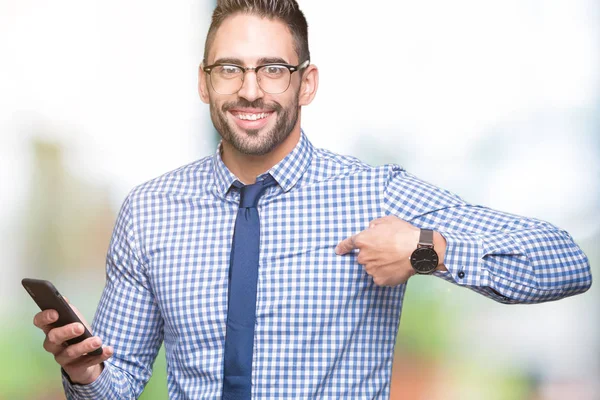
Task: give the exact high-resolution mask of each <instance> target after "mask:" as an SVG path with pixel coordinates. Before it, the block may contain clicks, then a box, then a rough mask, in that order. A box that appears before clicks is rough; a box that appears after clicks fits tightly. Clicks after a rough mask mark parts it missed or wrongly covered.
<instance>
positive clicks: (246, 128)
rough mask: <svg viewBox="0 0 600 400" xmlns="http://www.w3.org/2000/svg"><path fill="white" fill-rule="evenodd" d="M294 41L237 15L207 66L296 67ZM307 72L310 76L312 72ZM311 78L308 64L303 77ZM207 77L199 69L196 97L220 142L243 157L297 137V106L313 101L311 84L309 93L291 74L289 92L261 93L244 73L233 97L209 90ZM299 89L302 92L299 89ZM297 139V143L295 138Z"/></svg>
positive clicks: (267, 24) (222, 30) (265, 22)
mask: <svg viewBox="0 0 600 400" xmlns="http://www.w3.org/2000/svg"><path fill="white" fill-rule="evenodd" d="M303 61H304V60H298V55H297V54H296V51H295V49H294V40H293V37H292V34H291V33H290V31H289V29H288V28H287V27H286V26H285V25H284V24H283V23H282V22H281V21H279V20H276V19H267V18H261V17H258V16H255V15H250V14H236V15H233V16H231V17H228V18H227V19H226V20H225V21H223V23H222V25H221V26H220V27H219V29H218V30H217V32H216V34H215V38H214V41H213V42H212V45H211V47H210V49H209V52H208V58H207V60H206V63H207V65H212V64H216V63H223V62H227V63H232V64H237V65H241V66H244V67H256V66H258V65H262V64H266V63H270V62H278V63H284V64H291V65H298V64H299V63H300V62H303ZM311 71H312V72H311ZM308 75H310V76H311V77H312V78H309V80H311V79H312V80H316V77H314V75H316V69H314V67H312V66H310V67H309V68H308V69H307V70H305V71H304V76H303V77H304V78H306V77H307V76H308ZM209 80H210V77H209V76H208V74H206V73H204V72H203V71H202V70H200V84H199V89H200V96H201V98H202V100H203V101H205V102H207V103H208V104H209V105H210V115H211V119H212V122H213V124H214V125H215V128H216V129H217V131H218V132H219V134H220V135H221V137H222V138H223V141H224V142H225V144H228V145H230V146H231V147H232V148H233V149H235V150H237V151H238V152H240V153H242V154H246V155H255V156H260V155H265V154H268V153H270V152H272V151H274V150H275V149H277V148H278V147H279V146H280V145H281V144H282V143H285V142H286V141H289V140H291V139H293V138H294V137H299V134H300V118H299V114H300V106H301V105H305V104H308V103H309V102H310V101H311V100H312V98H313V97H314V92H315V91H316V81H315V83H314V84H313V85H312V86H311V85H309V87H308V89H309V90H310V91H311V93H310V94H309V95H308V96H307V94H306V92H307V87H306V85H305V84H302V82H301V81H302V80H305V79H303V78H301V76H300V74H299V73H298V72H294V73H293V74H292V75H291V82H290V86H289V87H288V89H287V90H286V91H285V92H283V93H280V94H269V93H265V92H264V91H262V90H261V88H260V87H259V86H258V82H257V79H256V74H255V73H254V72H253V71H249V72H246V73H245V75H244V81H243V85H242V88H241V89H240V90H239V91H238V92H237V93H235V94H230V95H225V94H219V93H217V92H215V91H214V88H213V87H212V86H211V83H210V81H209ZM303 89H304V90H303ZM296 140H297V139H296Z"/></svg>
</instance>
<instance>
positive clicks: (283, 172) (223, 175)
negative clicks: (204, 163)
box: [213, 130, 314, 196]
mask: <svg viewBox="0 0 600 400" xmlns="http://www.w3.org/2000/svg"><path fill="white" fill-rule="evenodd" d="M313 151H314V147H313V145H312V143H310V141H309V140H308V138H307V137H306V135H305V134H304V131H302V130H301V131H300V140H299V141H298V144H296V147H294V149H293V150H292V151H291V152H290V153H289V154H288V155H287V156H285V157H284V158H283V160H281V161H280V162H278V163H277V164H275V165H274V166H273V167H272V168H271V169H270V170H269V171H267V172H266V173H269V174H271V175H272V176H273V178H275V180H276V181H277V183H278V184H279V186H280V187H281V188H282V189H283V191H284V192H288V191H290V190H291V189H292V188H293V187H294V186H295V185H296V183H298V181H299V180H300V178H301V177H302V175H304V173H305V172H306V170H307V168H308V166H309V165H310V163H311V161H312V155H313ZM213 165H214V178H215V185H216V187H217V191H218V192H219V194H220V195H222V196H225V195H226V194H227V191H228V190H229V188H230V187H231V185H232V184H233V182H235V181H236V180H237V177H236V176H235V175H234V174H233V173H231V171H229V169H228V168H227V166H226V165H225V163H224V162H223V159H222V158H221V143H219V146H218V147H217V151H216V153H215V155H214V157H213ZM266 173H265V174H266ZM263 175H264V174H263Z"/></svg>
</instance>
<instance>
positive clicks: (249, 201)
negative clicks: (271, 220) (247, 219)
mask: <svg viewBox="0 0 600 400" xmlns="http://www.w3.org/2000/svg"><path fill="white" fill-rule="evenodd" d="M276 183H277V182H276V181H275V178H273V177H272V176H271V175H267V176H266V178H265V179H263V180H262V181H257V182H256V183H253V184H252V185H243V184H242V183H241V182H239V181H235V182H234V186H235V187H237V188H239V189H240V208H249V207H254V208H256V206H257V205H258V199H259V198H260V196H262V195H263V194H264V193H265V190H266V189H267V188H268V187H270V186H273V185H275V184H276Z"/></svg>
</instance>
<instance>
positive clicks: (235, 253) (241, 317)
mask: <svg viewBox="0 0 600 400" xmlns="http://www.w3.org/2000/svg"><path fill="white" fill-rule="evenodd" d="M275 184H276V182H275V179H274V178H273V177H272V176H271V175H267V177H266V178H265V179H264V180H262V181H257V182H256V183H254V184H252V185H243V184H241V183H240V182H239V181H235V182H234V183H233V186H235V187H237V188H239V190H240V208H239V210H238V213H237V218H236V220H235V228H234V231H233V243H232V245H231V257H230V264H229V306H228V310H227V331H226V336H225V362H224V370H223V400H249V399H250V394H251V390H252V350H253V347H254V324H255V317H256V282H257V280H258V256H259V247H260V219H259V216H258V210H257V209H256V206H257V204H258V199H259V198H260V196H261V195H262V194H263V193H264V192H265V190H266V189H267V188H268V187H269V186H273V185H275Z"/></svg>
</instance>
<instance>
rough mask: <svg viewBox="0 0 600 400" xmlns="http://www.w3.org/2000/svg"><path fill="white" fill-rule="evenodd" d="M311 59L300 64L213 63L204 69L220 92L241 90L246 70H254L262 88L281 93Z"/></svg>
mask: <svg viewBox="0 0 600 400" xmlns="http://www.w3.org/2000/svg"><path fill="white" fill-rule="evenodd" d="M309 64H310V60H306V61H304V62H303V63H301V64H298V65H289V64H275V63H269V64H263V65H259V66H256V67H253V68H246V67H242V66H240V65H235V64H221V63H220V64H213V65H209V66H207V67H204V68H203V70H204V72H206V73H207V74H208V75H209V76H210V84H211V86H212V88H213V89H214V90H215V92H217V93H219V94H234V93H237V92H239V91H240V89H241V88H242V85H243V84H244V77H245V76H246V72H248V71H254V73H255V74H256V80H257V82H258V86H259V87H260V89H261V90H262V91H263V92H265V93H269V94H280V93H283V92H285V91H286V90H288V88H289V87H290V82H291V80H292V74H293V73H294V72H296V71H299V70H301V69H303V68H306V67H308V65H309Z"/></svg>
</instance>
